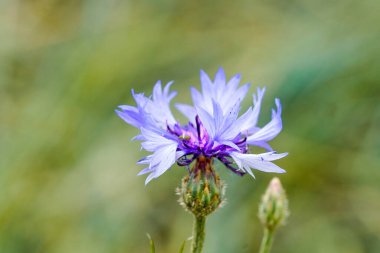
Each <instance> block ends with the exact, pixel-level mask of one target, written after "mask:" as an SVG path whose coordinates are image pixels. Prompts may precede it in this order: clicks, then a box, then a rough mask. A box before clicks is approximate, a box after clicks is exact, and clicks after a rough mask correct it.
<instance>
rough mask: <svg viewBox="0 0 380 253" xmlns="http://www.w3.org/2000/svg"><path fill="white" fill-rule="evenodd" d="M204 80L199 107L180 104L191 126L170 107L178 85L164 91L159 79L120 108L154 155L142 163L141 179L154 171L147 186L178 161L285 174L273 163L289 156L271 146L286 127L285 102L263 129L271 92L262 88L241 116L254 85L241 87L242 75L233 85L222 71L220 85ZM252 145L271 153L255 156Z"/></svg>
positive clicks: (195, 98)
mask: <svg viewBox="0 0 380 253" xmlns="http://www.w3.org/2000/svg"><path fill="white" fill-rule="evenodd" d="M200 81H201V86H202V92H199V91H198V90H197V89H195V88H194V87H192V88H191V97H192V100H193V104H194V105H193V106H190V105H185V104H176V105H175V106H176V108H177V109H178V110H179V111H180V112H182V113H183V114H184V115H185V116H186V117H187V118H188V119H189V122H188V123H187V124H185V125H181V124H180V123H179V122H178V121H177V120H176V119H175V117H174V116H173V114H172V112H171V109H170V101H171V100H172V99H173V98H174V97H175V96H176V95H177V92H174V91H170V87H171V85H172V83H173V82H169V83H168V84H166V85H165V87H164V88H162V85H161V81H158V82H157V83H156V84H155V86H154V89H153V95H152V96H151V97H147V96H145V95H144V94H143V93H135V92H134V91H133V90H132V96H133V98H134V100H135V102H136V106H130V105H121V106H119V109H120V110H116V113H117V115H119V117H120V118H122V119H123V120H124V121H125V122H127V123H128V124H130V125H132V126H134V127H136V128H138V129H139V130H140V131H141V134H139V135H138V136H136V137H135V138H134V139H135V140H140V141H142V143H141V146H142V148H143V149H145V150H147V151H149V152H152V154H150V155H148V156H146V157H144V158H143V159H141V160H140V161H138V164H146V165H147V167H146V168H145V169H143V170H142V171H141V172H140V173H139V174H138V175H143V174H147V173H150V174H149V176H148V177H147V178H146V181H145V184H147V183H149V182H150V181H151V180H152V179H154V178H157V177H159V176H161V175H162V174H163V173H164V172H165V171H167V170H168V169H169V168H170V167H171V166H172V165H173V164H175V163H177V164H178V165H179V166H189V165H190V164H191V163H192V162H193V161H194V160H196V161H197V162H198V161H199V162H202V161H205V159H206V160H207V161H211V163H212V161H213V160H214V159H217V160H219V161H220V162H222V163H223V164H224V165H225V166H226V168H228V169H229V170H231V171H233V172H234V173H236V174H238V175H244V174H246V173H248V174H250V175H251V176H253V177H254V175H253V173H252V169H256V170H260V171H264V172H274V173H283V172H285V171H284V170H283V169H281V168H280V167H279V166H277V165H275V164H274V163H272V161H274V160H277V159H280V158H282V157H284V156H286V155H287V153H281V154H277V153H276V152H275V151H273V149H272V148H271V146H270V145H269V144H268V142H269V141H270V140H272V139H273V138H274V137H276V136H277V135H278V134H279V133H280V132H281V129H282V120H281V104H280V100H279V99H277V98H276V99H275V104H276V110H275V109H272V119H271V120H270V122H269V123H268V124H266V125H265V126H263V127H258V126H257V122H258V118H259V114H260V108H261V102H262V99H263V96H264V93H265V88H263V89H260V88H257V94H253V106H252V107H250V108H248V110H247V111H246V112H245V113H244V114H242V115H241V116H239V111H240V103H241V101H242V100H243V99H244V97H245V95H246V93H247V92H248V89H249V84H245V85H243V86H241V87H238V86H239V82H240V75H235V76H233V77H232V78H231V79H230V80H229V81H228V80H227V79H226V76H225V73H224V71H223V69H222V68H220V69H219V70H218V72H217V73H216V75H215V78H214V81H212V80H211V79H210V78H209V76H208V75H207V74H206V73H205V72H204V71H201V73H200ZM249 146H258V147H262V148H264V149H266V150H267V152H265V153H261V154H249V153H248V151H249V149H248V148H249Z"/></svg>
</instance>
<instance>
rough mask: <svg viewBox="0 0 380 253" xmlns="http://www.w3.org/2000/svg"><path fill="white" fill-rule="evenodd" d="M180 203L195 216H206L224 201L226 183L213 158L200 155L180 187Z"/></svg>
mask: <svg viewBox="0 0 380 253" xmlns="http://www.w3.org/2000/svg"><path fill="white" fill-rule="evenodd" d="M178 195H180V199H179V202H180V204H181V205H182V206H183V207H184V208H185V209H186V210H188V211H190V212H192V213H193V214H194V215H195V216H197V217H199V216H202V217H205V216H207V215H209V214H210V213H212V212H213V211H215V210H216V209H217V208H219V207H220V206H221V204H222V202H223V197H224V184H223V182H222V181H221V180H220V178H219V176H218V175H217V174H216V172H215V171H214V170H213V165H212V160H211V159H210V158H207V157H204V156H200V157H198V158H197V160H196V162H195V164H194V166H193V167H192V168H191V170H190V173H189V175H187V176H185V177H184V178H183V179H182V186H181V188H180V189H178Z"/></svg>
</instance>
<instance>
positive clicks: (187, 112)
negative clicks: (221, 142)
mask: <svg viewBox="0 0 380 253" xmlns="http://www.w3.org/2000/svg"><path fill="white" fill-rule="evenodd" d="M175 107H176V108H177V110H179V111H180V112H181V113H182V114H183V115H184V116H186V117H187V118H188V119H189V121H190V122H193V123H194V122H195V116H196V115H197V111H196V109H195V108H194V107H192V106H190V105H185V104H175Z"/></svg>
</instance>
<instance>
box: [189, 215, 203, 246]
mask: <svg viewBox="0 0 380 253" xmlns="http://www.w3.org/2000/svg"><path fill="white" fill-rule="evenodd" d="M205 224H206V217H205V216H195V215H194V227H193V243H192V245H191V252H192V253H201V252H202V248H203V242H204V240H205Z"/></svg>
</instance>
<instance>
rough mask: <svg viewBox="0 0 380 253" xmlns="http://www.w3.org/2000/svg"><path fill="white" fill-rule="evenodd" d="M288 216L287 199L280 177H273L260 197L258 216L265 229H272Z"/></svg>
mask: <svg viewBox="0 0 380 253" xmlns="http://www.w3.org/2000/svg"><path fill="white" fill-rule="evenodd" d="M288 216H289V210H288V199H287V198H286V194H285V190H284V188H282V185H281V182H280V179H278V178H277V177H275V178H273V179H272V180H271V182H270V183H269V186H268V188H267V190H266V192H265V194H264V195H263V197H262V199H261V203H260V206H259V218H260V220H261V223H262V224H263V225H264V226H265V227H266V228H267V229H269V230H274V229H276V227H277V226H278V225H282V224H284V223H285V221H286V218H287V217H288Z"/></svg>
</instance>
